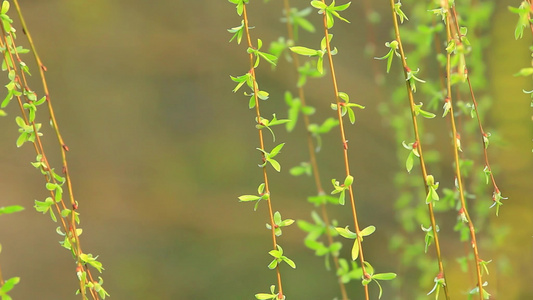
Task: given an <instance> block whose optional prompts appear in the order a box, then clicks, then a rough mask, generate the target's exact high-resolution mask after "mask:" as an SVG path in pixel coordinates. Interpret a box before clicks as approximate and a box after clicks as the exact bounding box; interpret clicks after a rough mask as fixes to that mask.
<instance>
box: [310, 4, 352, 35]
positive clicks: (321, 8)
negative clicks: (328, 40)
mask: <svg viewBox="0 0 533 300" xmlns="http://www.w3.org/2000/svg"><path fill="white" fill-rule="evenodd" d="M350 4H352V2H348V3H346V4H343V5H339V6H335V0H333V1H332V2H331V4H330V5H326V4H325V3H324V2H322V1H318V0H313V1H311V5H312V6H313V7H314V8H317V9H318V13H319V14H324V13H325V14H326V25H327V27H328V29H330V28H331V27H333V24H334V23H335V18H334V17H336V18H338V19H339V20H342V21H344V22H346V23H350V21H348V20H346V19H345V18H343V17H341V15H339V13H338V12H339V11H344V10H346V9H347V8H348V7H350Z"/></svg>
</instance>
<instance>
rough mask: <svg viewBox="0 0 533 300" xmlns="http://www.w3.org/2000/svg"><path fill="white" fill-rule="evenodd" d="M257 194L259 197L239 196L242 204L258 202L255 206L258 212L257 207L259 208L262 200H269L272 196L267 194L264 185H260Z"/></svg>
mask: <svg viewBox="0 0 533 300" xmlns="http://www.w3.org/2000/svg"><path fill="white" fill-rule="evenodd" d="M257 193H258V194H259V196H256V195H242V196H239V201H240V202H251V201H257V202H256V203H255V206H254V211H256V210H257V206H259V202H260V201H261V200H269V199H270V194H269V193H265V184H264V183H261V184H260V185H259V187H258V188H257Z"/></svg>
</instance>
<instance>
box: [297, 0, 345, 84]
mask: <svg viewBox="0 0 533 300" xmlns="http://www.w3.org/2000/svg"><path fill="white" fill-rule="evenodd" d="M318 2H319V1H318ZM331 39H333V34H328V38H327V39H326V37H324V38H322V41H321V42H320V50H315V49H311V48H307V47H302V46H294V47H290V48H289V49H291V51H292V52H294V53H296V54H299V55H303V56H309V57H315V56H316V57H317V62H316V69H317V71H318V72H319V73H320V74H324V54H326V53H327V52H328V50H327V43H328V42H329V43H331ZM337 52H338V51H337V48H334V49H333V50H331V55H335V54H337Z"/></svg>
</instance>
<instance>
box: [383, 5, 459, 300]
mask: <svg viewBox="0 0 533 300" xmlns="http://www.w3.org/2000/svg"><path fill="white" fill-rule="evenodd" d="M390 6H391V11H392V19H393V25H394V33H395V36H396V41H397V42H398V46H399V51H400V56H401V60H402V65H403V71H404V76H405V78H407V73H408V72H409V66H408V65H407V60H406V56H405V52H404V50H403V44H402V40H401V36H400V27H399V25H398V19H397V17H396V12H395V11H394V0H390ZM405 87H406V89H407V95H408V98H409V106H410V108H411V119H412V121H413V131H414V135H415V144H416V149H417V151H418V154H419V158H420V168H421V171H422V180H423V182H424V187H425V190H426V194H427V193H429V186H428V183H427V180H426V179H427V177H428V173H427V168H426V162H425V160H424V153H423V151H422V141H421V139H420V132H419V128H418V121H417V118H416V113H415V102H414V95H413V91H412V89H411V84H410V82H409V80H406V81H405ZM427 206H428V212H429V219H430V221H431V228H432V230H433V236H434V240H435V252H436V255H437V261H438V265H439V276H440V277H442V278H444V282H445V284H444V285H443V288H444V294H445V297H446V299H450V295H449V292H448V284H447V282H446V273H445V272H444V265H443V262H442V255H441V250H440V241H439V235H438V232H437V222H436V220H435V214H434V212H433V204H432V203H431V202H429V203H428V204H427Z"/></svg>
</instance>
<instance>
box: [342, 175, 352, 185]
mask: <svg viewBox="0 0 533 300" xmlns="http://www.w3.org/2000/svg"><path fill="white" fill-rule="evenodd" d="M352 183H353V176H351V175H348V176H346V179H344V186H346V187H347V186H350V185H352Z"/></svg>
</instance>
